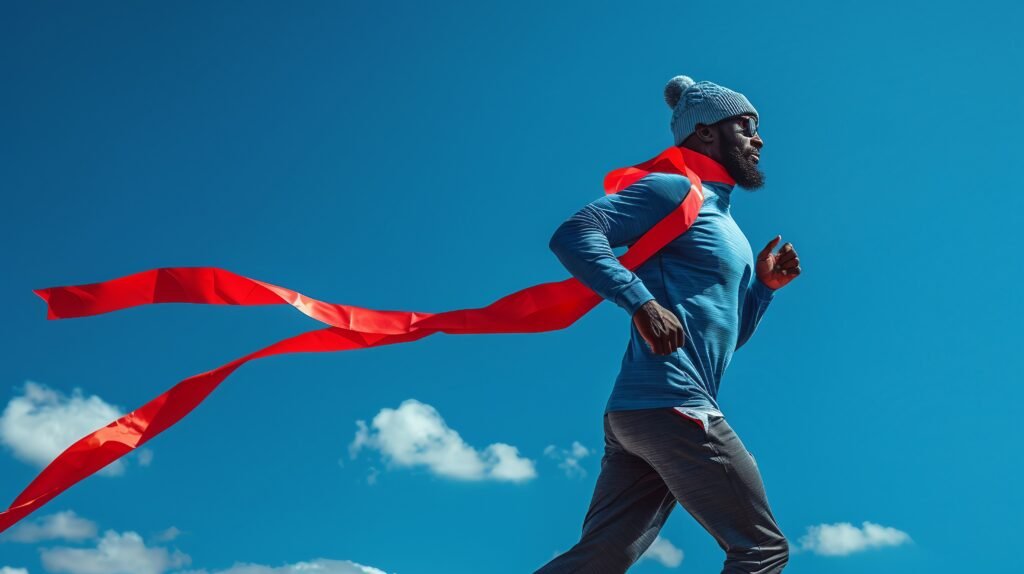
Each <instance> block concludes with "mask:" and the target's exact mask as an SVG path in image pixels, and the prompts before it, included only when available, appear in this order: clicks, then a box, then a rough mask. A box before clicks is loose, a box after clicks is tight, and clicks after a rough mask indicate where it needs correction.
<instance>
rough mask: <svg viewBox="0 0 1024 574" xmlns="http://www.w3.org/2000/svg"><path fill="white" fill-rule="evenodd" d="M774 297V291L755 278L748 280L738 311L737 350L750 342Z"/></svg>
mask: <svg viewBox="0 0 1024 574" xmlns="http://www.w3.org/2000/svg"><path fill="white" fill-rule="evenodd" d="M774 297H775V290H774V289H772V288H770V287H768V286H767V285H765V284H764V283H762V282H761V280H760V279H758V278H757V277H756V276H755V277H753V278H752V279H751V280H750V285H749V286H748V287H747V295H746V298H745V299H744V301H743V307H742V310H741V311H740V334H739V338H738V339H737V341H736V349H737V350H739V348H740V347H742V346H743V344H744V343H746V342H747V341H749V340H750V337H751V336H753V335H754V331H756V330H757V325H758V323H760V322H761V318H762V317H764V313H765V311H767V310H768V304H769V303H771V302H772V298H774Z"/></svg>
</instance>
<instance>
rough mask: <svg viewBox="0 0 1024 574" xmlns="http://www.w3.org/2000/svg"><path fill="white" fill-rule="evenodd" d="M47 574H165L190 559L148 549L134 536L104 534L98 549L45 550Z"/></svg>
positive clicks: (157, 548) (162, 549)
mask: <svg viewBox="0 0 1024 574" xmlns="http://www.w3.org/2000/svg"><path fill="white" fill-rule="evenodd" d="M40 557H41V558H42V562H43V567H44V568H45V569H46V570H47V571H48V572H66V573H68V574H163V573H164V572H167V571H168V570H171V569H175V568H181V567H182V566H187V565H188V564H189V563H190V562H191V559H190V558H189V557H188V555H186V554H182V553H181V552H179V551H177V550H175V551H174V552H169V551H168V550H167V549H166V548H162V547H148V546H146V544H145V543H144V542H143V541H142V537H141V536H139V535H138V534H136V533H135V532H125V533H124V534H118V533H117V532H114V531H113V530H107V531H106V532H104V533H103V537H102V538H100V540H99V542H98V543H97V545H96V548H46V549H43V550H41V551H40Z"/></svg>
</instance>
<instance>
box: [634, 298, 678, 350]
mask: <svg viewBox="0 0 1024 574" xmlns="http://www.w3.org/2000/svg"><path fill="white" fill-rule="evenodd" d="M633 324H635V325H636V329H637V331H639V332H640V335H641V336H642V337H643V338H644V340H645V341H647V346H649V347H650V348H651V350H652V351H654V352H655V353H656V354H658V355H668V354H671V353H672V352H673V351H675V350H676V349H678V348H679V347H682V346H683V344H685V343H686V335H685V334H684V332H683V325H682V323H680V322H679V318H678V317H676V316H675V314H674V313H673V312H672V311H669V310H668V309H666V308H664V307H662V306H661V305H659V304H658V302H657V301H655V300H654V299H651V300H650V301H648V302H646V303H644V305H643V307H640V308H639V309H637V310H636V313H634V314H633Z"/></svg>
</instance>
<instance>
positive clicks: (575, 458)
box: [544, 441, 590, 478]
mask: <svg viewBox="0 0 1024 574" xmlns="http://www.w3.org/2000/svg"><path fill="white" fill-rule="evenodd" d="M544 455H545V456H547V457H549V458H552V459H554V460H557V461H558V468H560V469H562V470H564V471H565V475H566V476H568V477H569V478H573V477H580V478H582V477H584V476H587V471H586V470H585V469H584V468H583V467H582V466H580V459H582V458H586V457H587V456H590V450H589V449H588V448H587V447H585V446H583V445H582V444H580V443H579V441H572V446H571V447H570V448H568V449H564V448H558V447H556V446H555V445H553V444H552V445H548V446H547V448H545V449H544Z"/></svg>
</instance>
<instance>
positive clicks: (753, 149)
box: [714, 114, 764, 190]
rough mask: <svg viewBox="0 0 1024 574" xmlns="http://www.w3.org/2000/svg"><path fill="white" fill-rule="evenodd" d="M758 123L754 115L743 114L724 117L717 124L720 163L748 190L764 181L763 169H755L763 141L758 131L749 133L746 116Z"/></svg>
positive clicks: (759, 158)
mask: <svg viewBox="0 0 1024 574" xmlns="http://www.w3.org/2000/svg"><path fill="white" fill-rule="evenodd" d="M751 119H752V120H753V121H754V126H756V125H757V116H754V115H752V114H744V115H741V116H733V117H731V118H726V119H724V120H722V121H720V122H718V123H716V124H714V127H716V128H717V129H718V138H717V139H718V145H719V148H718V153H719V157H721V158H722V165H723V166H724V167H725V169H726V171H728V172H729V175H730V176H732V178H733V179H735V180H736V184H737V185H739V186H740V187H742V188H744V189H747V190H754V189H757V188H759V187H761V186H763V185H764V173H762V172H761V171H760V170H759V169H757V164H758V163H759V162H760V160H761V148H762V147H764V141H763V140H762V139H761V136H760V135H759V134H756V133H755V134H753V135H750V131H749V126H748V120H751Z"/></svg>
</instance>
